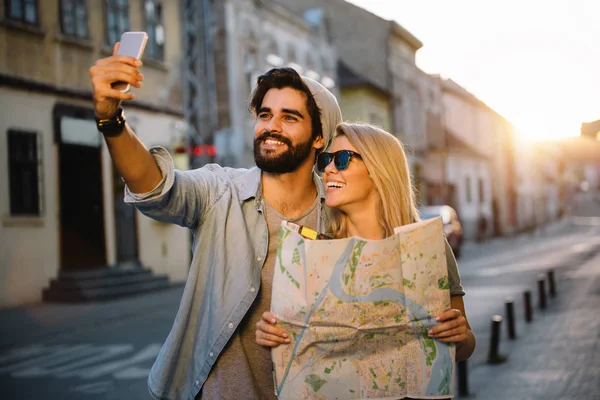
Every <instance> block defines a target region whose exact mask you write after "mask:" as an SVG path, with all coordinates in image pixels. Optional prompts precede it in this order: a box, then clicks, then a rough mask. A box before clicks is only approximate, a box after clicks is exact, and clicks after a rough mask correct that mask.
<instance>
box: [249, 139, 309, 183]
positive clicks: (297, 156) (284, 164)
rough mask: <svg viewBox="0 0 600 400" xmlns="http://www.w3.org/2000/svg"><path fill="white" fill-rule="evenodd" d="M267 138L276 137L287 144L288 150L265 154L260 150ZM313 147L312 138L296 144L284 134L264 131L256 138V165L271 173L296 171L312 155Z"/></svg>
mask: <svg viewBox="0 0 600 400" xmlns="http://www.w3.org/2000/svg"><path fill="white" fill-rule="evenodd" d="M266 139H274V140H278V141H280V142H283V143H285V144H286V145H287V147H288V148H287V150H286V151H285V152H284V153H283V154H280V155H278V156H269V155H268V153H267V155H266V156H265V155H263V154H262V153H261V150H260V144H261V142H262V141H264V140H266ZM311 149H312V139H309V140H307V141H306V142H303V143H298V144H297V145H296V146H293V145H292V142H291V141H290V140H289V139H288V138H285V137H283V136H280V135H278V134H276V133H270V132H263V134H262V135H260V136H259V137H257V138H256V139H254V162H255V163H256V166H257V167H258V168H260V169H261V170H262V171H264V172H268V173H271V174H286V173H289V172H294V171H295V170H296V169H298V167H299V166H300V165H301V164H302V163H303V162H304V161H305V160H306V159H307V158H308V157H309V156H310V152H311Z"/></svg>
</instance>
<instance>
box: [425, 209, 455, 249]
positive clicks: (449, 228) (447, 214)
mask: <svg viewBox="0 0 600 400" xmlns="http://www.w3.org/2000/svg"><path fill="white" fill-rule="evenodd" d="M419 214H420V216H421V219H429V218H435V217H442V223H443V224H444V233H445V234H446V239H447V240H448V243H449V244H450V247H451V248H452V252H453V253H454V257H456V258H459V257H460V248H461V245H462V241H463V229H462V224H461V223H460V220H459V219H458V215H457V214H456V211H455V210H454V209H453V208H452V207H450V206H447V205H443V206H424V207H421V208H419Z"/></svg>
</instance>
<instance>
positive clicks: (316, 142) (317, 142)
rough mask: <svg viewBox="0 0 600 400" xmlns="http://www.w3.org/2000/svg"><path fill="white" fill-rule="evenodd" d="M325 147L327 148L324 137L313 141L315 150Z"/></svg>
mask: <svg viewBox="0 0 600 400" xmlns="http://www.w3.org/2000/svg"><path fill="white" fill-rule="evenodd" d="M323 147H325V140H324V139H323V136H319V137H317V138H316V139H315V140H313V148H315V149H317V150H318V149H323Z"/></svg>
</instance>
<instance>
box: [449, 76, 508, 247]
mask: <svg viewBox="0 0 600 400" xmlns="http://www.w3.org/2000/svg"><path fill="white" fill-rule="evenodd" d="M439 84H440V86H441V89H442V103H443V126H444V131H445V137H446V139H445V140H446V148H447V149H448V158H447V164H446V171H447V175H446V176H447V181H448V184H449V185H451V186H452V188H453V193H452V194H451V195H450V201H449V202H450V203H451V205H453V206H454V207H455V208H456V209H457V211H458V213H459V217H460V218H461V220H462V221H463V226H464V228H465V237H466V238H467V239H472V238H475V237H476V236H477V232H478V221H479V220H480V219H482V218H485V220H486V221H487V223H486V226H487V234H488V235H494V234H495V235H502V234H507V233H511V232H513V231H514V229H515V224H516V207H517V205H516V186H515V185H516V182H515V163H514V144H513V136H514V132H513V127H512V125H511V124H510V122H508V121H507V120H506V119H504V118H503V117H502V116H500V115H499V114H498V113H497V112H495V111H494V110H492V109H491V108H490V107H488V106H487V105H486V104H485V103H483V102H482V101H481V100H479V99H478V98H477V97H475V96H474V95H473V94H471V93H469V92H468V91H467V90H466V89H464V88H463V87H461V86H460V85H459V84H457V83H456V82H454V81H452V80H451V79H445V80H441V79H440V80H439Z"/></svg>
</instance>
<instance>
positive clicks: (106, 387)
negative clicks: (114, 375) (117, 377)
mask: <svg viewBox="0 0 600 400" xmlns="http://www.w3.org/2000/svg"><path fill="white" fill-rule="evenodd" d="M113 387H114V384H113V383H112V382H111V381H101V382H94V383H86V384H83V385H79V386H75V387H74V388H71V390H72V391H73V392H79V393H84V394H102V393H108V392H110V391H111V390H112V389H113Z"/></svg>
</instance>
